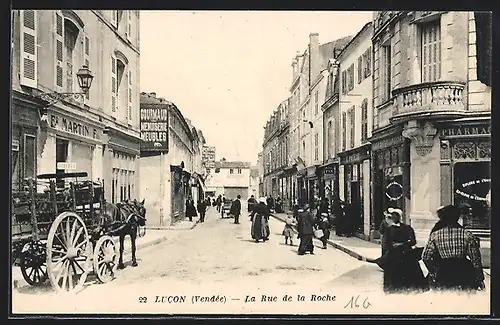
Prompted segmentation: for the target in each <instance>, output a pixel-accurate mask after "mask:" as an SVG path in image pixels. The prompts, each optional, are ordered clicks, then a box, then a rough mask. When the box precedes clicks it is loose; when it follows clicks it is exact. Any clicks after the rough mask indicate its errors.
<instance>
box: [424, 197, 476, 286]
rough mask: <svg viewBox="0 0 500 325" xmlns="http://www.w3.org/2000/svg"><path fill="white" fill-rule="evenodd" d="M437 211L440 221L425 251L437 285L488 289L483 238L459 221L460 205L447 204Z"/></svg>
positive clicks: (425, 257)
mask: <svg viewBox="0 0 500 325" xmlns="http://www.w3.org/2000/svg"><path fill="white" fill-rule="evenodd" d="M437 214H438V217H439V219H440V221H439V222H438V224H436V226H435V227H434V229H433V231H432V232H431V235H430V237H429V242H428V243H427V245H426V246H425V249H424V251H423V253H422V260H423V262H424V263H425V265H426V267H427V269H428V270H429V276H430V277H431V280H432V282H433V283H434V286H436V287H438V288H441V289H460V290H477V289H479V290H482V289H484V274H483V265H482V261H481V252H480V250H479V241H478V240H477V238H476V236H474V235H473V234H472V233H471V232H470V231H468V230H466V229H465V228H464V227H463V226H462V225H460V224H459V223H458V219H459V218H460V209H459V208H458V207H456V206H454V205H447V206H444V207H441V208H439V209H438V210H437ZM457 271H458V272H457Z"/></svg>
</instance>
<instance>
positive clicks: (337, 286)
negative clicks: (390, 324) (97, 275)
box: [13, 208, 489, 314]
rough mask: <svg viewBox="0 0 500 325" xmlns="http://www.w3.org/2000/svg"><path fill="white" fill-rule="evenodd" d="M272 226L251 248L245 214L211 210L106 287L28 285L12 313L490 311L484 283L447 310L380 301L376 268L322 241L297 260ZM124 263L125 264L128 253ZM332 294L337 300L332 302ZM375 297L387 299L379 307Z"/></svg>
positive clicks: (401, 298) (418, 302) (417, 300)
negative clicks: (59, 290) (75, 289)
mask: <svg viewBox="0 0 500 325" xmlns="http://www.w3.org/2000/svg"><path fill="white" fill-rule="evenodd" d="M270 227H271V237H270V240H269V241H268V242H266V243H254V242H253V241H252V240H251V237H250V222H249V220H248V217H247V215H246V214H245V215H244V216H242V217H241V224H239V225H236V224H234V223H233V220H232V219H221V218H220V216H219V215H218V214H216V212H215V211H214V209H213V208H212V209H210V210H209V212H208V214H207V218H206V221H205V223H201V224H198V226H197V227H195V228H194V229H192V230H188V231H181V233H179V234H178V235H177V236H175V237H174V238H173V239H171V240H166V241H164V242H162V243H160V244H157V245H155V246H151V247H149V248H144V249H141V250H138V252H137V256H138V262H139V266H138V267H136V268H133V267H131V266H130V263H128V264H127V268H126V269H125V270H122V271H118V275H117V278H116V279H115V280H114V281H112V282H110V283H107V284H97V283H93V281H92V280H91V279H90V280H87V281H88V283H89V285H88V286H87V287H86V288H85V289H84V290H83V291H81V292H80V293H79V294H77V295H70V294H67V295H61V294H58V295H55V294H54V293H53V292H52V289H51V288H50V285H49V284H48V283H47V284H46V285H45V286H44V287H42V288H37V289H36V288H33V287H29V286H21V287H20V288H18V289H14V291H13V312H40V313H45V312H52V313H57V312H62V313H67V312H76V311H77V310H78V312H88V313H92V312H93V313H95V312H99V313H113V312H123V311H124V310H127V311H130V312H133V313H136V312H147V313H150V312H154V313H175V314H178V313H250V312H251V313H346V312H347V313H377V312H389V311H392V312H398V310H403V311H404V312H405V313H411V312H422V311H427V312H429V313H438V312H448V313H453V312H460V313H478V312H488V311H489V283H487V286H488V290H487V291H486V292H485V293H480V294H477V295H476V296H475V297H472V298H471V297H467V296H466V295H461V296H457V295H453V296H450V298H449V300H448V302H449V303H447V304H446V305H445V306H443V304H442V303H438V302H439V301H443V300H441V299H443V297H442V295H441V294H435V293H425V294H420V295H418V294H416V295H393V296H387V297H385V296H384V295H383V293H382V274H383V273H382V271H381V270H380V269H379V268H378V267H377V266H376V265H374V264H369V263H366V262H361V261H358V260H356V259H354V258H352V257H350V256H348V255H347V254H345V253H343V252H341V251H340V250H337V249H334V248H332V247H329V248H328V249H327V250H323V249H320V242H319V241H315V246H316V249H315V255H314V256H311V255H305V256H298V255H297V253H296V251H297V244H298V240H295V241H294V247H291V246H285V245H284V238H283V237H282V236H281V231H282V229H283V224H282V223H281V222H280V221H278V220H276V219H274V218H271V220H270ZM125 259H126V260H130V256H128V257H126V258H125ZM89 278H90V277H89ZM285 294H288V295H290V296H291V297H292V299H293V300H292V302H283V300H282V299H283V296H284V295H285ZM193 295H200V296H209V297H211V296H213V295H215V296H217V295H219V296H220V297H222V296H225V297H226V300H225V303H210V302H209V303H195V304H193V301H192V296H193ZM247 295H249V296H255V297H256V302H255V303H252V302H245V299H246V296H247ZM262 295H267V296H271V297H272V296H277V302H265V303H264V302H262V301H261V300H262ZM298 295H304V296H305V301H304V302H301V303H299V302H297V296H298ZM312 295H317V296H322V299H324V301H311V299H312ZM358 295H360V298H358V300H359V299H361V300H359V302H358V303H359V305H360V306H361V307H359V308H356V309H352V310H351V306H350V305H348V308H344V307H345V305H346V304H348V302H349V301H350V299H351V297H352V296H354V297H357V296H358ZM156 296H160V297H161V296H164V297H165V298H163V299H164V303H155V301H156V300H157V299H159V300H161V298H157V297H156ZM174 296H177V297H180V296H186V298H185V299H186V301H185V302H184V303H180V302H177V301H174V300H176V299H182V298H173V297H174ZM334 296H336V298H335V301H332V299H333V297H334ZM140 297H146V298H147V303H141V302H140V301H139V300H140V299H139V298H140ZM169 297H170V298H169ZM379 297H385V298H384V299H385V300H384V302H383V303H382V301H381V300H380V299H378V298H379ZM421 297H425V299H422V298H421ZM365 298H366V299H367V300H366V301H365ZM233 299H239V300H233ZM269 299H272V298H269ZM393 299H394V300H393ZM446 299H448V298H446ZM450 299H451V300H450ZM214 300H216V299H214ZM249 300H250V298H249ZM313 300H317V299H313ZM141 301H143V298H141ZM392 301H394V304H396V305H397V306H398V308H395V307H394V306H396V305H394V304H393V303H392ZM424 301H425V302H424ZM454 301H456V302H457V303H456V304H455V303H453V302H454ZM466 301H467V303H465V302H466ZM472 301H474V303H472ZM476 301H477V303H476ZM362 302H369V303H370V306H369V307H368V308H366V309H365V308H363V307H362V306H363V303H362ZM434 302H435V303H434ZM422 304H425V306H423V305H422ZM365 306H367V305H366V303H365ZM467 308H469V309H467ZM466 309H467V310H466Z"/></svg>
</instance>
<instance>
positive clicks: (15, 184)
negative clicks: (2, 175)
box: [11, 91, 41, 191]
mask: <svg viewBox="0 0 500 325" xmlns="http://www.w3.org/2000/svg"><path fill="white" fill-rule="evenodd" d="M12 94H13V96H12V99H13V102H12V147H11V161H12V170H11V172H12V190H13V191H16V190H18V189H20V186H21V181H22V180H23V179H25V178H28V177H33V178H34V177H36V175H37V156H38V155H37V147H38V145H37V142H38V121H39V120H40V117H39V114H38V110H39V109H40V108H41V106H40V104H37V103H36V102H35V101H34V99H33V98H31V97H30V96H27V95H24V94H22V93H19V92H17V91H13V93H12Z"/></svg>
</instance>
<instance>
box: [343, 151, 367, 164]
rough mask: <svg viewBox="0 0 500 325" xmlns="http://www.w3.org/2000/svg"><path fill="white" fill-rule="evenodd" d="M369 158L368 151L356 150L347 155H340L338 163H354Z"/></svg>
mask: <svg viewBox="0 0 500 325" xmlns="http://www.w3.org/2000/svg"><path fill="white" fill-rule="evenodd" d="M369 158H370V151H363V152H356V153H352V154H350V155H348V156H344V157H340V164H341V165H349V164H354V163H358V162H362V161H363V160H365V159H369Z"/></svg>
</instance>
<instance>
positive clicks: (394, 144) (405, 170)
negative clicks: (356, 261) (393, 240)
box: [370, 127, 410, 238]
mask: <svg viewBox="0 0 500 325" xmlns="http://www.w3.org/2000/svg"><path fill="white" fill-rule="evenodd" d="M401 131H402V129H401V127H393V128H391V129H390V130H387V131H386V132H383V133H379V134H376V135H374V136H373V137H372V139H371V152H372V164H371V169H372V173H373V174H372V176H373V178H372V179H373V182H372V186H373V187H372V193H373V196H372V217H371V221H370V228H371V234H370V237H371V238H379V236H380V234H379V233H378V230H379V227H380V224H381V222H382V220H383V217H384V211H386V210H387V209H388V208H389V207H393V208H399V209H401V210H402V211H403V219H404V220H403V221H404V222H407V223H408V222H409V220H407V219H408V216H407V213H406V210H407V206H408V203H409V202H408V201H409V200H410V163H409V160H410V148H409V140H408V139H405V138H404V137H403V136H402V135H401Z"/></svg>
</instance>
